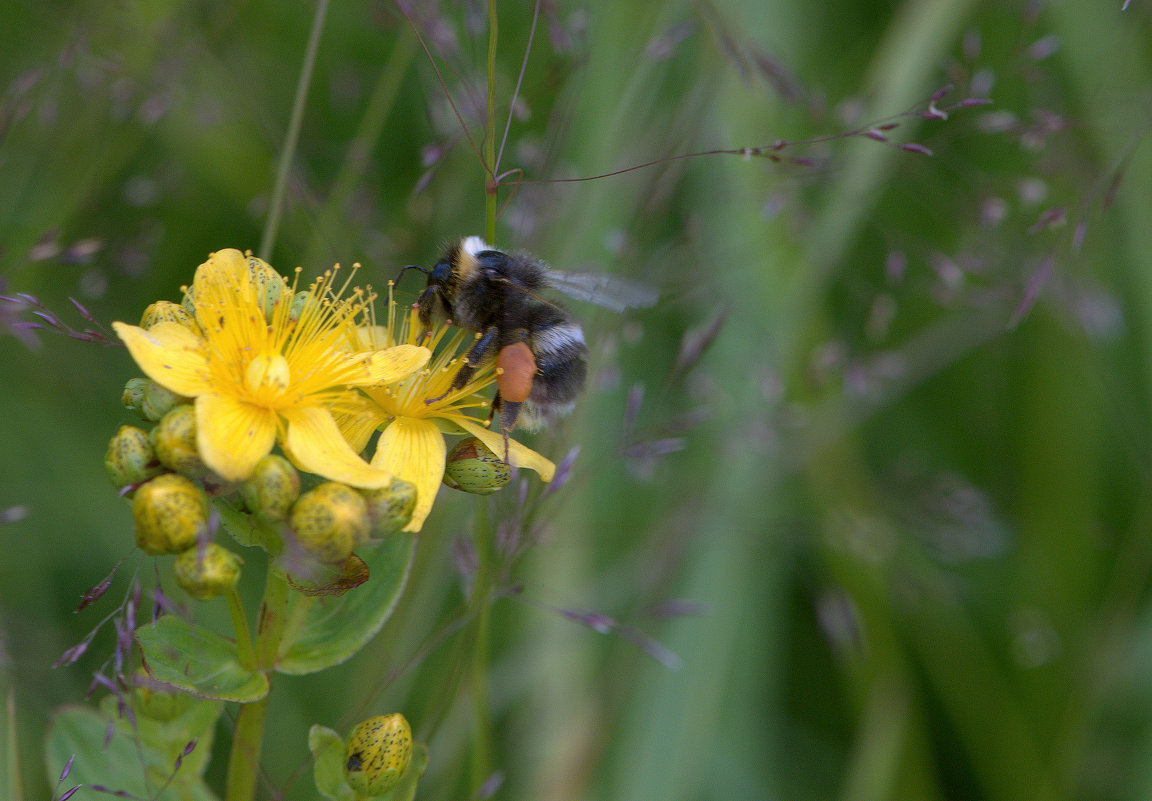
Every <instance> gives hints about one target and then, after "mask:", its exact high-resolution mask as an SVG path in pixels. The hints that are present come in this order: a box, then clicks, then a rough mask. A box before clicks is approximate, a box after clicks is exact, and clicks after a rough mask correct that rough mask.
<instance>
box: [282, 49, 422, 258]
mask: <svg viewBox="0 0 1152 801" xmlns="http://www.w3.org/2000/svg"><path fill="white" fill-rule="evenodd" d="M416 50H417V39H416V38H415V37H412V36H401V37H398V38H397V40H396V44H395V46H393V48H392V52H391V54H390V55H389V56H388V61H387V62H386V63H385V64H384V68H383V69H382V70H381V71H380V76H379V78H377V80H376V87H375V89H373V90H372V95H371V96H370V97H369V98H368V103H367V105H366V106H365V107H364V113H363V115H362V116H361V117H360V125H359V126H358V127H357V129H356V133H355V134H354V135H353V136H352V141H351V144H349V146H348V149H347V151H346V152H345V154H344V160H343V161H342V162H341V163H340V169H339V171H338V172H337V173H336V178H335V179H334V180H333V181H332V188H331V191H330V192H329V194H328V200H327V202H326V203H325V204H324V208H323V210H322V211H321V213H320V218H319V219H318V220H317V221H316V227H315V231H316V233H315V234H314V235H313V236H312V244H311V246H310V249H309V250H310V253H309V256H308V258H306V259H304V261H303V263H304V264H311V263H313V262H321V261H323V253H322V250H321V249H323V248H329V247H330V246H331V244H332V243H333V242H337V241H340V237H339V235H338V231H337V230H336V228H337V226H338V225H339V224H340V221H341V220H344V219H346V218H347V216H348V215H347V211H346V210H347V206H348V201H349V198H351V197H352V194H353V192H354V191H355V190H356V187H357V186H358V185H359V184H360V182H361V181H362V180H363V178H364V164H365V163H366V162H367V161H368V158H369V156H370V155H371V153H372V149H373V147H375V145H376V144H377V143H378V142H379V141H380V135H381V133H382V132H383V130H384V123H385V122H387V120H388V115H389V112H390V111H391V110H392V108H393V107H394V106H395V104H396V95H397V94H399V92H400V86H401V85H402V84H403V82H404V74H405V72H407V70H408V66H409V64H410V63H411V62H412V57H413V56H415V55H416Z"/></svg>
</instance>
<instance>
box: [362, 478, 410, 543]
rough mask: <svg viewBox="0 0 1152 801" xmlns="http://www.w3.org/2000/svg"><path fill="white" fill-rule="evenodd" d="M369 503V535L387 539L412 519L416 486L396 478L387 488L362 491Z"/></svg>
mask: <svg viewBox="0 0 1152 801" xmlns="http://www.w3.org/2000/svg"><path fill="white" fill-rule="evenodd" d="M360 494H361V495H363V496H364V500H365V501H366V502H367V503H368V525H369V527H370V528H369V532H368V533H369V534H370V535H371V536H373V537H387V536H388V535H389V534H395V533H396V532H397V531H399V530H400V529H402V528H404V526H406V525H408V521H409V520H411V519H412V511H413V510H414V509H415V508H416V485H415V484H412V483H411V482H408V481H404V480H403V479H399V478H394V479H392V483H391V484H389V485H388V486H387V487H380V488H379V489H370V490H360Z"/></svg>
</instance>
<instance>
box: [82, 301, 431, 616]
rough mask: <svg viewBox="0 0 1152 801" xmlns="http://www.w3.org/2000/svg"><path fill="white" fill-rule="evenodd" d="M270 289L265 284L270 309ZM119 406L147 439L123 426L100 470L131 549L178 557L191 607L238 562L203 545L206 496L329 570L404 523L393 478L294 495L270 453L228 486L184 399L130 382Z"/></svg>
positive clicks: (294, 487) (169, 312) (406, 486)
mask: <svg viewBox="0 0 1152 801" xmlns="http://www.w3.org/2000/svg"><path fill="white" fill-rule="evenodd" d="M279 285H280V284H278V283H277V282H275V281H268V282H267V302H268V304H269V305H271V304H273V303H274V302H275V300H276V297H273V296H274V295H276V293H277V290H276V289H275V287H277V286H279ZM276 296H277V297H278V295H276ZM149 321H151V322H152V323H153V324H154V323H156V322H159V321H169V322H180V323H182V324H185V325H195V324H196V322H195V319H194V318H192V317H191V316H190V315H188V312H187V310H186V309H185V308H184V307H183V306H179V305H176V304H172V303H167V304H165V303H158V304H153V305H152V306H150V307H149V309H148V311H147V312H146V313H145V323H146V324H147V323H148V322H149ZM122 401H123V404H124V406H125V407H127V408H128V409H130V410H133V411H135V412H136V413H137V414H139V415H140V416H141V417H143V418H144V419H145V420H146V421H150V422H152V423H154V425H153V427H152V429H151V431H147V430H145V429H143V428H140V427H138V426H129V425H126V426H122V427H121V428H120V430H119V431H117V432H116V434H115V436H113V437H112V439H111V440H110V441H109V443H108V451H107V453H106V454H105V456H104V464H105V467H106V468H107V470H108V474H109V476H110V477H111V478H112V482H113V483H114V484H115V485H116V487H117V488H118V489H120V490H121V492H122V493H123V494H124V495H126V496H128V497H130V498H131V499H132V513H133V518H134V521H135V524H136V544H137V545H138V546H139V547H140V549H141V550H143V551H144V552H145V553H148V554H150V555H154V556H160V555H166V554H172V555H177V557H178V558H177V560H176V565H175V571H176V578H177V582H178V583H179V584H180V586H181V587H183V588H184V589H185V590H186V591H187V592H188V593H189V595H191V596H192V597H194V598H197V599H201V600H205V599H208V598H214V597H217V596H219V595H222V594H223V593H225V592H228V591H229V590H231V589H232V588H233V587H234V586H235V585H236V582H237V581H238V579H239V575H240V564H241V561H242V560H241V559H240V557H239V556H237V555H236V554H235V553H233V552H232V551H229V550H228V549H226V548H223V547H222V546H219V545H216V544H214V543H211V542H209V541H208V539H209V533H208V521H209V508H210V500H209V495H211V496H213V497H224V496H227V495H229V494H230V493H232V492H234V491H238V494H239V501H241V502H242V508H243V509H244V510H245V511H247V513H248V514H250V515H251V516H252V518H253V519H254V521H255V522H254V525H259V526H263V527H265V528H268V529H271V530H273V531H275V532H277V534H278V535H279V536H280V538H283V539H288V540H291V541H292V542H294V543H295V544H296V546H298V548H299V549H300V550H302V551H303V552H304V553H306V554H307V555H308V556H309V557H310V558H312V559H315V560H316V561H319V562H324V563H331V564H338V563H342V562H344V561H345V560H347V559H348V557H349V556H350V555H351V554H352V552H353V550H354V549H355V548H357V547H360V546H362V545H364V544H365V543H367V542H368V541H369V540H371V539H379V538H382V537H385V536H387V535H389V534H392V533H394V532H397V531H399V530H400V529H402V528H403V527H404V526H405V525H407V524H408V521H409V520H411V518H412V512H413V510H414V509H415V507H416V488H415V487H414V486H413V485H412V484H410V483H408V482H406V481H401V480H399V479H395V480H393V481H392V483H391V485H390V486H387V487H382V488H379V489H372V490H360V489H353V488H351V487H349V486H347V485H345V484H340V483H337V482H331V481H329V482H325V483H323V484H320V485H318V486H316V487H313V488H312V489H310V490H308V491H307V492H304V493H303V494H301V479H300V474H299V472H298V471H297V470H296V468H295V467H294V466H293V465H292V463H291V462H289V461H288V460H287V459H285V458H284V457H283V456H279V455H277V454H269V455H268V456H265V457H264V458H263V459H261V460H260V462H258V463H257V465H256V467H255V469H254V470H253V471H252V475H251V476H249V478H248V479H247V480H245V481H244V482H243V483H241V484H240V485H239V486H236V485H229V484H227V483H226V482H224V481H222V480H221V479H219V478H218V477H216V476H214V475H213V474H212V473H211V471H210V470H209V469H208V467H207V466H206V465H205V464H204V462H203V460H202V459H201V458H200V452H199V450H198V447H197V439H196V409H195V407H194V406H193V405H192V404H191V403H190V402H189V400H188V399H186V398H181V397H180V396H178V395H174V394H173V393H171V392H169V391H168V390H166V389H164V388H163V387H160V386H159V385H157V384H156V383H155V382H153V381H150V380H148V379H142V378H134V379H132V380H131V381H129V382H128V384H127V385H126V386H125V387H124V393H123V396H122ZM238 505H239V504H238Z"/></svg>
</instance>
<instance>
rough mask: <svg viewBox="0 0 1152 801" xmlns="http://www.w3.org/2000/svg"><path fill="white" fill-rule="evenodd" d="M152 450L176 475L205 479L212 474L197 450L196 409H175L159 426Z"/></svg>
mask: <svg viewBox="0 0 1152 801" xmlns="http://www.w3.org/2000/svg"><path fill="white" fill-rule="evenodd" d="M152 447H153V448H155V449H156V455H157V456H158V457H159V458H160V461H161V463H163V464H164V466H165V467H167V468H168V469H169V470H172V471H173V472H176V473H179V474H180V475H182V476H188V478H201V477H203V476H204V475H205V474H206V473H207V472H208V468H207V467H206V466H205V465H204V462H203V461H202V460H201V459H200V451H199V450H197V448H196V409H195V408H194V407H193V406H191V405H189V404H183V405H181V406H177V407H176V408H175V409H172V410H171V411H170V412H168V414H166V415H164V417H163V418H162V419H161V420H160V422H159V423H157V424H156V427H155V428H153V429H152Z"/></svg>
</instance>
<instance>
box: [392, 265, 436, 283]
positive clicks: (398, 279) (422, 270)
mask: <svg viewBox="0 0 1152 801" xmlns="http://www.w3.org/2000/svg"><path fill="white" fill-rule="evenodd" d="M409 270H419V271H420V272H422V273H424V275H428V268H427V267H421V266H420V265H418V264H409V265H407V266H405V267H404V268H403V269H401V270H400V273H399V274H398V275H397V276H396V281H395V282H394V283H395V284H396V286H400V279H401V278H403V277H404V273H406V272H408V271H409Z"/></svg>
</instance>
